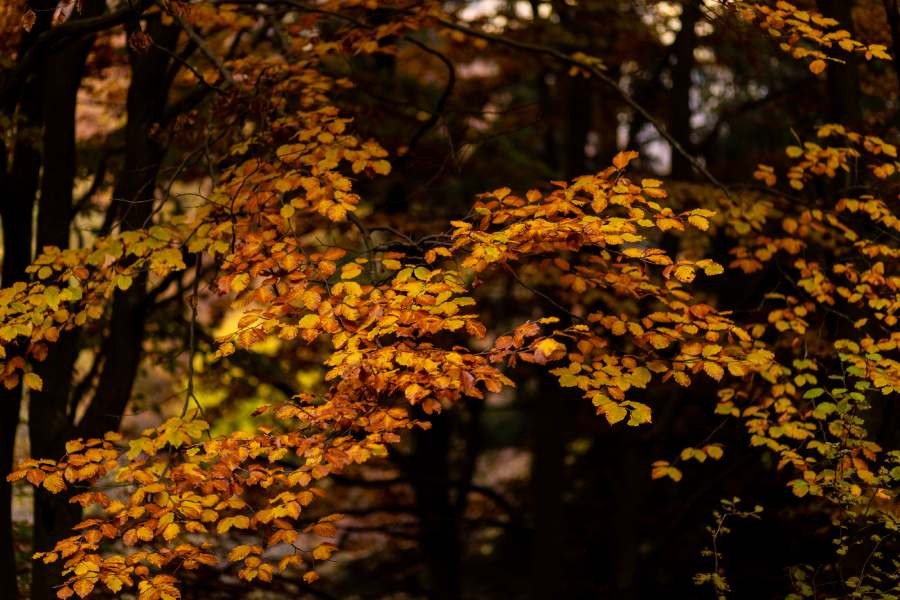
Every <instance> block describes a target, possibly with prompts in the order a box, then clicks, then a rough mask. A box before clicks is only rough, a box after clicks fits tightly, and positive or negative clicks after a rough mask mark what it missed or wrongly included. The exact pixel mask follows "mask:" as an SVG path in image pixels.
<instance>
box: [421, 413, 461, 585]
mask: <svg viewBox="0 0 900 600" xmlns="http://www.w3.org/2000/svg"><path fill="white" fill-rule="evenodd" d="M450 430H451V427H450V417H449V415H447V414H439V415H435V416H434V417H432V418H431V429H430V430H429V431H419V430H417V431H416V432H415V448H414V450H413V452H412V454H411V456H410V460H409V463H408V474H409V479H410V482H411V483H412V486H413V489H414V490H415V493H416V510H417V512H418V517H419V523H420V525H419V526H420V528H421V531H420V544H421V546H422V552H423V554H424V555H425V568H426V571H427V579H428V583H427V587H428V597H429V598H433V599H434V600H456V599H457V598H459V597H460V550H461V549H460V540H459V530H458V526H459V523H458V520H459V519H458V517H459V515H458V514H457V513H456V510H455V506H454V505H453V503H452V502H451V498H450V492H451V487H452V480H451V476H450V435H451V431H450ZM461 493H462V492H461Z"/></svg>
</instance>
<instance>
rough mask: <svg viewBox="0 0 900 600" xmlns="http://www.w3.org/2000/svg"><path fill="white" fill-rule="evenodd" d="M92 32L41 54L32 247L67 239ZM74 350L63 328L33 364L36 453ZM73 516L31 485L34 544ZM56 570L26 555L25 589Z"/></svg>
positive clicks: (51, 436)
mask: <svg viewBox="0 0 900 600" xmlns="http://www.w3.org/2000/svg"><path fill="white" fill-rule="evenodd" d="M104 9H105V3H104V2H102V1H100V0H92V1H90V2H85V3H84V4H83V5H82V10H81V13H80V14H79V18H81V17H92V16H97V15H99V14H101V13H102V12H103V10H104ZM92 45H93V36H89V37H86V38H83V39H79V40H72V41H69V42H67V43H65V44H63V45H61V46H60V47H59V48H58V49H57V50H56V51H55V52H53V53H52V54H50V55H49V56H48V57H47V59H46V61H45V62H44V64H43V66H42V69H43V73H42V77H41V88H40V93H41V101H42V103H43V113H44V115H43V116H44V133H43V138H42V142H43V144H42V145H43V148H42V150H43V174H42V176H41V194H40V200H39V203H38V224H37V248H38V251H40V250H41V249H42V248H43V247H45V246H56V247H58V248H67V247H68V246H69V216H70V214H71V210H72V190H73V187H74V183H75V169H76V165H77V160H76V147H75V107H76V104H77V99H78V98H77V96H78V88H79V86H80V85H81V78H82V75H83V73H84V66H85V62H86V61H87V55H88V52H89V51H90V49H91V46H92ZM77 355H78V347H77V334H76V333H75V332H69V333H66V334H63V335H62V336H60V339H59V341H58V342H57V343H55V344H53V345H52V346H51V348H50V351H49V353H48V355H47V359H46V360H45V361H44V362H43V363H40V364H38V365H36V366H35V371H36V372H37V373H38V374H39V375H40V376H41V378H42V379H43V381H44V386H43V389H42V390H41V391H40V392H36V391H35V392H32V393H31V395H30V397H29V416H30V417H29V438H30V442H31V452H32V454H33V455H34V456H40V457H42V458H52V459H59V458H61V457H62V456H63V455H64V454H65V443H66V441H67V440H68V439H69V438H70V437H72V436H71V434H72V428H71V413H72V412H73V411H72V410H71V407H70V399H71V394H70V390H71V386H70V381H71V374H72V369H73V367H74V365H75V359H76V358H77ZM80 519H81V510H80V507H79V506H78V505H76V504H71V503H70V502H69V497H68V495H67V494H58V495H55V494H50V493H49V492H47V491H46V490H43V489H40V488H38V489H35V492H34V550H35V551H36V552H40V551H46V550H49V549H51V548H52V547H53V546H54V545H55V544H56V542H57V541H58V540H60V539H61V538H62V537H65V535H67V534H68V533H69V532H70V531H71V529H72V527H73V526H74V525H75V524H77V523H78V521H79V520H80ZM60 582H61V578H60V575H59V573H58V566H56V565H46V564H44V563H43V562H42V561H32V587H31V597H32V598H33V599H35V600H44V599H48V600H49V599H51V598H55V597H56V587H57V586H58V585H59V584H60Z"/></svg>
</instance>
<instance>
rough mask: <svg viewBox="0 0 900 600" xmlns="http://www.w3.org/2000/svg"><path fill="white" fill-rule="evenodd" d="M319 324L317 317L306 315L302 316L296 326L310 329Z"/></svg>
mask: <svg viewBox="0 0 900 600" xmlns="http://www.w3.org/2000/svg"><path fill="white" fill-rule="evenodd" d="M318 324H319V315H314V314H308V315H303V318H301V319H300V322H299V323H297V325H298V326H299V327H300V328H301V329H312V328H313V327H315V326H316V325H318Z"/></svg>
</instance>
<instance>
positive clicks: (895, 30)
mask: <svg viewBox="0 0 900 600" xmlns="http://www.w3.org/2000/svg"><path fill="white" fill-rule="evenodd" d="M882 3H883V4H884V12H885V13H887V19H888V26H889V27H890V31H891V53H892V54H893V55H894V56H893V58H894V60H892V61H891V65H892V66H893V67H894V74H895V75H896V76H897V86H898V88H900V5H898V3H897V0H882Z"/></svg>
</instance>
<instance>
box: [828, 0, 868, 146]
mask: <svg viewBox="0 0 900 600" xmlns="http://www.w3.org/2000/svg"><path fill="white" fill-rule="evenodd" d="M816 3H817V5H818V7H819V10H820V11H822V14H823V15H825V16H826V17H831V18H832V19H837V20H838V21H840V27H841V28H842V29H846V30H847V31H849V32H850V33H851V34H853V32H854V27H853V5H854V2H853V0H817V2H816ZM825 73H826V76H827V85H828V102H829V117H830V119H831V120H832V121H833V122H835V123H841V124H842V125H846V126H847V127H849V128H851V129H855V130H857V131H859V130H860V128H861V127H862V124H863V118H862V106H861V104H860V91H859V64H858V62H857V60H856V57H855V56H854V55H848V56H846V57H845V62H843V63H829V65H828V70H827V71H826V72H825Z"/></svg>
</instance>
